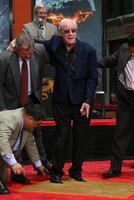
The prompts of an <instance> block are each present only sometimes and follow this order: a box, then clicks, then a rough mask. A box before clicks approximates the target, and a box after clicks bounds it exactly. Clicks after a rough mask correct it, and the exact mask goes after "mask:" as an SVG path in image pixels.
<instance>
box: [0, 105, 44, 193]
mask: <svg viewBox="0 0 134 200" xmlns="http://www.w3.org/2000/svg"><path fill="white" fill-rule="evenodd" d="M43 119H44V112H43V109H42V107H41V105H39V104H28V105H27V106H25V107H24V108H19V109H15V110H5V111H2V112H0V194H9V193H10V191H9V190H8V188H7V185H6V180H7V178H8V176H7V166H9V167H10V168H11V169H12V171H13V172H14V173H15V174H16V175H18V177H20V176H23V175H24V174H25V171H24V168H23V166H22V165H21V164H20V163H18V162H17V160H16V158H15V157H16V156H17V155H18V154H19V153H20V152H21V150H22V149H23V148H24V147H25V149H26V151H27V153H28V156H29V157H30V159H31V161H32V163H33V164H34V165H35V167H36V168H37V169H38V170H39V171H40V172H41V173H42V174H45V172H46V169H45V168H44V166H43V165H42V163H41V160H40V157H39V153H38V150H37V146H36V143H35V140H34V136H33V135H32V131H33V129H34V128H35V127H37V126H39V125H40V123H41V121H42V120H43Z"/></svg>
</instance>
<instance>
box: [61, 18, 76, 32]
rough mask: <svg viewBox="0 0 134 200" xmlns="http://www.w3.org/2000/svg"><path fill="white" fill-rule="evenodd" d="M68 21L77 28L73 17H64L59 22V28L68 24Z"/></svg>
mask: <svg viewBox="0 0 134 200" xmlns="http://www.w3.org/2000/svg"><path fill="white" fill-rule="evenodd" d="M70 23H73V24H74V26H75V27H76V29H77V28H78V26H77V23H76V21H75V20H74V19H69V18H64V19H62V20H61V21H60V23H59V30H61V29H62V27H63V26H65V25H67V24H70Z"/></svg>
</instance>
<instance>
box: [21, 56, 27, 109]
mask: <svg viewBox="0 0 134 200" xmlns="http://www.w3.org/2000/svg"><path fill="white" fill-rule="evenodd" d="M27 103H28V67H27V62H26V60H23V63H22V70H21V76H20V104H21V106H25V105H26V104H27Z"/></svg>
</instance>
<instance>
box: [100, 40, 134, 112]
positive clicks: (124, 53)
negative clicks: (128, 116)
mask: <svg viewBox="0 0 134 200" xmlns="http://www.w3.org/2000/svg"><path fill="white" fill-rule="evenodd" d="M130 57H131V54H130V51H129V47H128V44H127V43H124V44H123V45H122V46H121V47H120V48H119V49H118V50H117V51H116V52H115V53H114V54H113V55H110V56H107V57H105V58H103V59H102V60H101V61H100V62H99V65H100V66H101V67H108V68H111V67H115V69H116V74H117V79H116V81H117V82H116V84H117V85H116V88H117V95H118V100H119V105H120V106H121V107H122V109H123V110H127V111H130V110H134V103H133V102H134V95H133V92H131V91H128V90H127V89H126V88H125V73H124V69H125V67H126V64H127V62H128V60H129V59H130Z"/></svg>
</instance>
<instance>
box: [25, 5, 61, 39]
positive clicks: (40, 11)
mask: <svg viewBox="0 0 134 200" xmlns="http://www.w3.org/2000/svg"><path fill="white" fill-rule="evenodd" d="M46 19H47V8H46V6H45V5H43V4H40V5H36V6H35V8H34V20H33V21H32V22H30V23H27V24H24V26H23V30H22V32H23V34H25V35H30V36H31V37H32V38H33V39H38V40H49V39H51V37H52V36H53V35H55V34H56V35H57V34H58V33H57V27H56V26H55V25H53V24H51V23H48V22H46Z"/></svg>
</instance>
